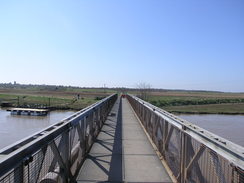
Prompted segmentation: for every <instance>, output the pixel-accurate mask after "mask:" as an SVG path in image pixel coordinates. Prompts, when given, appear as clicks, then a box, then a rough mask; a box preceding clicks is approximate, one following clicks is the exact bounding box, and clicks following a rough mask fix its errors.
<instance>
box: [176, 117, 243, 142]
mask: <svg viewBox="0 0 244 183" xmlns="http://www.w3.org/2000/svg"><path fill="white" fill-rule="evenodd" d="M177 116H179V117H180V118H182V119H185V120H187V121H189V122H191V123H193V124H195V125H197V126H199V127H201V128H204V129H206V130H208V131H210V132H212V133H215V134H216V135H218V136H220V137H223V138H225V139H227V140H230V141H232V142H234V143H236V144H238V145H241V146H243V147H244V115H222V114H203V115H196V114H193V115H187V114H178V115H177Z"/></svg>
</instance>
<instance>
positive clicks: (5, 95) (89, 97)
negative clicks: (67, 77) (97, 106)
mask: <svg viewBox="0 0 244 183" xmlns="http://www.w3.org/2000/svg"><path fill="white" fill-rule="evenodd" d="M113 92H115V91H113V90H104V89H95V88H94V89H90V88H72V87H56V86H53V87H50V86H48V88H47V87H45V86H38V87H34V86H30V87H29V86H28V87H25V88H23V87H22V86H21V87H16V88H7V87H6V88H1V87H0V104H1V103H9V104H10V105H11V106H13V107H30V108H50V109H59V110H66V109H72V110H80V109H83V108H84V107H86V106H88V105H91V104H92V103H95V102H97V101H98V100H101V99H102V98H104V97H106V96H108V95H110V94H112V93H113Z"/></svg>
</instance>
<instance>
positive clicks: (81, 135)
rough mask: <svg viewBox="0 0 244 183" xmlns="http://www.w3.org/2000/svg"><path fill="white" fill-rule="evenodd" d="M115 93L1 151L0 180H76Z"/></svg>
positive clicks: (7, 182)
mask: <svg viewBox="0 0 244 183" xmlns="http://www.w3.org/2000/svg"><path fill="white" fill-rule="evenodd" d="M116 99H117V94H114V95H111V96H109V97H107V98H105V99H103V100H101V101H99V102H97V103H95V104H93V105H91V106H88V107H87V108H85V109H83V110H81V111H79V112H77V113H75V114H73V115H72V116H70V117H68V118H66V119H64V120H63V121H61V122H59V123H56V124H54V125H52V126H50V127H48V128H46V129H44V130H42V131H41V132H38V133H36V134H34V135H33V136H30V137H28V138H26V139H24V140H22V141H20V142H17V143H15V144H14V145H13V146H10V147H7V148H5V149H3V150H1V151H0V183H11V182H14V183H18V182H19V183H22V182H31V183H34V182H42V183H44V182H76V180H75V177H76V176H77V174H78V172H79V169H80V167H81V165H82V163H83V162H84V158H85V156H86V154H87V152H88V151H89V149H90V148H91V146H92V144H93V142H94V140H95V138H96V136H97V135H98V133H99V131H100V129H101V128H102V125H103V123H104V121H105V120H106V118H107V115H108V114H109V112H110V110H111V108H112V106H113V104H114V103H115V101H116Z"/></svg>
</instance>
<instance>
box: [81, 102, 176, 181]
mask: <svg viewBox="0 0 244 183" xmlns="http://www.w3.org/2000/svg"><path fill="white" fill-rule="evenodd" d="M77 182H78V183H83V182H163V183H168V182H172V181H171V179H170V177H169V175H168V174H167V172H166V170H165V168H164V167H163V165H162V163H161V161H160V160H159V158H158V156H157V155H156V153H155V151H154V149H153V147H152V145H151V144H150V142H149V140H148V139H147V136H146V134H145V133H144V131H143V128H142V127H141V125H140V123H139V121H138V119H137V117H136V115H135V113H134V112H133V109H132V108H131V106H130V104H129V102H128V101H127V99H122V100H121V103H120V100H119V99H118V100H117V101H116V103H115V105H114V106H113V108H112V110H111V112H110V115H109V116H108V118H107V120H106V121H105V124H104V126H103V128H102V130H101V132H100V133H99V135H98V137H97V139H96V141H95V143H94V144H93V146H92V148H91V150H90V153H89V155H88V157H87V159H86V160H85V162H84V164H83V166H82V167H81V170H80V172H79V175H78V177H77Z"/></svg>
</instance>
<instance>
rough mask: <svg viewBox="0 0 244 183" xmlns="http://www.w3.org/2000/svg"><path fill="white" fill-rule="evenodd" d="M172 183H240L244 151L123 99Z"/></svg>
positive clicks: (135, 100) (137, 101)
mask: <svg viewBox="0 0 244 183" xmlns="http://www.w3.org/2000/svg"><path fill="white" fill-rule="evenodd" d="M127 98H128V100H129V101H130V104H131V105H132V107H133V109H134V110H135V112H136V114H137V115H138V117H139V118H140V120H141V122H142V124H143V125H144V127H145V129H146V131H147V133H148V134H149V136H150V137H151V139H152V141H153V142H154V144H155V145H156V147H157V149H158V151H159V152H160V154H161V155H162V158H163V160H164V162H166V164H167V166H168V168H169V169H170V172H171V174H172V175H173V178H174V180H175V181H176V182H181V183H188V182H189V183H244V171H243V168H244V148H243V147H241V146H238V145H236V144H233V143H232V142H229V141H227V140H225V139H223V138H221V137H218V136H217V135H215V134H212V133H210V132H208V131H206V130H204V129H201V128H200V127H197V126H195V125H193V124H191V123H189V122H187V121H185V120H182V119H180V118H178V117H176V116H174V115H172V114H170V113H168V112H166V111H164V110H162V109H159V108H157V107H155V106H153V105H151V104H149V103H147V102H145V101H143V100H141V99H139V98H137V97H135V96H132V95H127Z"/></svg>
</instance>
